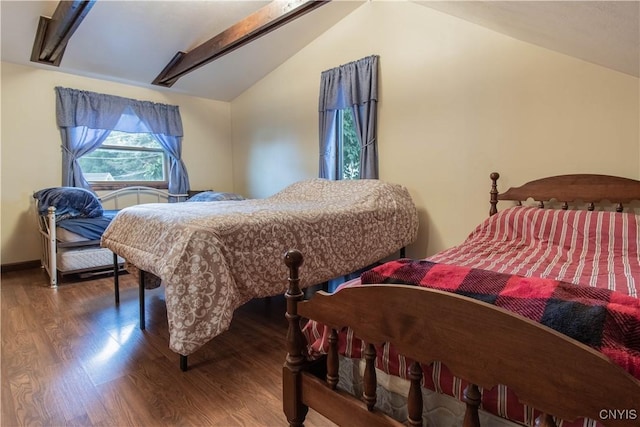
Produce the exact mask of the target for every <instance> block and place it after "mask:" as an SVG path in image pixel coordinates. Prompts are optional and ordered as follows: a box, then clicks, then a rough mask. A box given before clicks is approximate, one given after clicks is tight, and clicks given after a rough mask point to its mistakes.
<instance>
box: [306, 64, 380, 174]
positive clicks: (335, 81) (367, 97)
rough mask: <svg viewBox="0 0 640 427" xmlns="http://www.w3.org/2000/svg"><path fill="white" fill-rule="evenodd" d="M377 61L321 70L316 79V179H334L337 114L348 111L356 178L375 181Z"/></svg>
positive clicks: (336, 161)
mask: <svg viewBox="0 0 640 427" xmlns="http://www.w3.org/2000/svg"><path fill="white" fill-rule="evenodd" d="M378 58H379V56H377V55H372V56H368V57H366V58H362V59H360V60H358V61H354V62H350V63H348V64H345V65H341V66H339V67H336V68H333V69H331V70H327V71H323V72H322V75H321V77H320V99H319V105H318V110H319V113H320V129H319V131H320V178H327V179H340V178H341V177H339V176H338V169H339V168H338V158H339V156H338V153H337V141H338V139H337V132H338V131H339V130H338V129H337V117H338V111H339V110H342V109H345V108H351V111H352V112H353V118H354V121H355V125H356V131H357V135H358V141H359V142H360V178H369V179H377V178H378V141H377V131H376V126H377V104H378Z"/></svg>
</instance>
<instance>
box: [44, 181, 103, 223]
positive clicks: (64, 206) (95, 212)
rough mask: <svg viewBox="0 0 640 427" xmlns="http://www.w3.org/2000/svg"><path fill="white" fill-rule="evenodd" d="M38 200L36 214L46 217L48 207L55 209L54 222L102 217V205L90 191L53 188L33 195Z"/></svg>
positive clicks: (75, 188) (76, 188)
mask: <svg viewBox="0 0 640 427" xmlns="http://www.w3.org/2000/svg"><path fill="white" fill-rule="evenodd" d="M33 198H34V199H37V200H38V213H39V214H40V215H46V214H47V209H49V207H50V206H53V207H54V208H56V222H57V221H62V220H63V219H69V218H96V217H99V216H102V213H103V211H102V204H101V203H100V200H98V198H97V197H96V195H95V194H93V193H92V192H91V191H89V190H86V189H84V188H79V187H53V188H45V189H44V190H40V191H38V192H36V193H35V194H34V195H33Z"/></svg>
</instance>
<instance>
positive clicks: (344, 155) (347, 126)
mask: <svg viewBox="0 0 640 427" xmlns="http://www.w3.org/2000/svg"><path fill="white" fill-rule="evenodd" d="M340 116H341V128H342V134H341V138H340V155H341V161H340V166H341V167H342V170H341V171H340V175H341V176H342V179H359V178H360V142H358V137H357V135H356V127H355V124H354V121H353V113H352V112H351V109H350V108H345V109H343V110H340Z"/></svg>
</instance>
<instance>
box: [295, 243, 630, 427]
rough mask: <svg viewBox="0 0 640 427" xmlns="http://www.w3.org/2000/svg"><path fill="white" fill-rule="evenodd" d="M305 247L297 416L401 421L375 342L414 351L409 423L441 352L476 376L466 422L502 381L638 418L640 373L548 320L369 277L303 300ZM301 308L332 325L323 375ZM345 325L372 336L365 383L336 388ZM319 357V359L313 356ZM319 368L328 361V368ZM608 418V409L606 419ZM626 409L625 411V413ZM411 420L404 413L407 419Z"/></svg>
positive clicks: (568, 406)
mask: <svg viewBox="0 0 640 427" xmlns="http://www.w3.org/2000/svg"><path fill="white" fill-rule="evenodd" d="M302 262H303V257H302V255H301V254H300V252H298V251H295V250H294V251H289V252H288V253H287V254H286V256H285V263H286V264H287V266H288V267H289V271H290V276H289V288H288V291H287V293H286V295H285V297H286V299H287V313H286V317H287V319H288V322H289V330H288V333H287V356H286V360H285V364H284V367H283V404H284V412H285V415H286V417H287V419H288V421H289V424H290V425H291V426H300V425H303V422H304V418H305V416H306V413H307V410H308V408H313V409H315V410H317V411H318V412H319V413H321V414H322V415H324V416H325V417H327V418H328V419H330V420H332V421H333V422H335V423H337V424H339V425H363V426H364V425H367V426H369V425H400V423H399V422H398V421H396V420H393V419H391V418H389V417H387V416H386V415H384V414H382V413H380V412H379V411H377V410H376V409H375V404H376V371H375V367H374V364H375V358H376V345H380V344H382V343H384V342H389V343H392V344H393V345H394V346H395V348H396V349H397V350H398V351H399V353H401V354H403V355H405V356H406V357H407V358H410V359H411V360H413V361H414V362H413V363H411V365H410V367H409V371H408V377H409V379H410V383H411V386H410V391H409V395H408V413H409V419H408V420H407V421H408V424H409V425H412V426H418V425H422V409H423V408H422V400H423V399H422V394H421V393H422V392H421V388H420V383H421V380H422V368H421V365H428V364H430V363H432V362H434V361H441V362H442V363H443V364H445V365H446V366H447V367H448V368H449V369H450V370H451V371H452V372H453V373H454V374H455V375H456V376H458V377H460V378H464V379H466V380H468V381H469V382H470V385H469V386H468V387H467V388H466V389H465V391H464V399H463V400H464V401H465V403H466V406H467V411H466V414H465V421H464V426H465V427H468V426H474V427H477V426H479V425H480V423H479V416H478V408H479V406H480V391H479V387H483V388H485V389H489V388H492V387H495V386H496V385H498V384H504V385H506V386H508V387H509V388H511V389H513V390H514V391H515V392H516V393H517V394H518V396H519V398H520V400H521V401H522V402H524V403H527V404H529V405H531V406H533V407H535V408H538V409H539V410H540V411H542V412H543V414H542V415H541V416H540V417H539V418H538V424H537V425H540V426H554V425H555V424H554V421H553V418H552V416H554V417H558V418H561V419H567V420H573V419H576V418H579V417H586V418H592V419H596V420H600V421H601V422H602V423H603V424H604V425H607V426H634V425H637V422H638V420H637V417H640V402H639V401H638V398H637V397H638V396H640V381H638V380H637V379H636V378H634V377H633V376H631V375H630V374H629V373H627V372H626V371H624V370H623V369H622V368H620V367H618V366H617V365H615V364H613V363H612V362H611V361H609V359H607V358H606V357H605V356H604V355H602V354H601V353H599V352H597V351H595V350H593V349H592V348H590V347H588V346H585V345H583V344H581V343H579V342H577V341H575V340H573V339H571V338H569V337H567V336H565V335H563V334H560V333H558V332H556V331H554V330H552V329H550V328H547V327H545V326H543V325H540V324H538V323H536V322H533V321H531V320H529V319H526V318H524V317H522V316H519V315H517V314H514V313H511V312H508V311H506V310H503V309H501V308H499V307H495V306H493V305H490V304H486V303H484V302H481V301H478V300H474V299H471V298H467V297H464V296H461V295H456V294H452V293H448V292H442V291H438V290H434V289H429V288H424V287H414V286H405V285H366V286H358V287H352V288H345V289H342V290H341V291H339V292H337V293H335V294H326V293H324V292H319V293H317V294H316V295H315V296H314V297H313V298H312V299H311V300H309V301H302V293H301V292H300V289H299V286H298V285H299V278H298V269H299V267H300V266H301V265H302ZM303 318H308V319H314V320H316V321H318V322H320V323H322V324H324V325H326V326H328V327H330V328H331V329H332V332H331V336H330V339H329V352H328V354H327V356H326V357H324V358H323V359H322V363H325V362H326V369H325V370H324V371H325V372H326V374H322V375H324V377H325V378H321V377H318V376H317V375H314V374H313V371H314V370H317V369H314V367H313V366H314V363H312V362H309V360H308V357H307V344H306V342H305V339H304V336H303V334H302V331H301V329H300V321H301V319H303ZM345 326H349V327H351V328H352V329H353V331H354V334H355V335H356V336H358V337H359V338H361V339H362V340H363V341H365V343H366V345H365V346H366V349H365V352H364V359H365V362H366V368H365V373H364V393H363V395H362V396H360V397H353V396H350V395H347V394H346V393H345V392H343V391H340V390H337V389H336V384H337V383H338V349H337V342H338V339H337V336H338V335H337V331H338V330H339V329H341V328H343V327H345ZM315 363H317V362H315ZM321 371H322V370H321ZM603 410H604V411H620V412H621V413H622V411H626V412H625V413H627V414H635V415H636V418H635V419H632V418H633V417H631V416H629V417H619V418H617V419H616V418H615V417H603V416H602V411H603ZM603 418H604V419H603ZM620 418H623V419H620ZM400 421H405V420H400Z"/></svg>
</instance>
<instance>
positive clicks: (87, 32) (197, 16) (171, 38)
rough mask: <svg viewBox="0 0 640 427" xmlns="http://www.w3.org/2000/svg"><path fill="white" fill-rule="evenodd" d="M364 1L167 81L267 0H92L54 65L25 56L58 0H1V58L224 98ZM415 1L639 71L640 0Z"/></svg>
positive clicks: (335, 5)
mask: <svg viewBox="0 0 640 427" xmlns="http://www.w3.org/2000/svg"><path fill="white" fill-rule="evenodd" d="M364 1H365V0H359V1H355V0H333V1H331V2H330V3H329V4H326V5H324V6H322V7H320V8H318V9H315V10H313V11H311V12H309V13H307V14H306V15H304V16H302V17H301V18H298V19H297V20H295V21H293V22H291V23H289V24H287V25H285V26H284V27H281V28H278V29H276V30H274V31H272V32H270V33H268V34H267V35H265V36H263V37H262V38H260V39H258V40H256V41H254V42H252V43H250V44H249V45H246V46H244V47H242V48H240V49H237V50H235V51H233V52H231V53H229V54H227V55H225V56H223V57H221V58H219V59H217V60H215V61H213V62H211V63H209V64H207V65H205V66H203V67H201V68H199V69H197V70H196V71H193V72H191V73H189V74H187V75H186V76H184V77H182V78H180V79H179V80H178V81H177V83H175V84H174V85H173V87H172V88H170V89H164V88H160V87H158V86H151V84H150V82H151V81H153V79H154V78H155V77H156V76H157V75H158V74H159V73H160V72H161V71H162V69H163V68H164V67H165V66H166V64H167V63H168V62H169V61H170V60H171V58H173V56H174V55H175V54H176V53H177V52H178V51H184V52H187V51H189V50H190V49H192V48H194V47H196V46H198V45H199V44H201V43H202V42H204V41H206V40H208V39H210V38H211V37H213V36H215V35H216V34H218V33H220V32H221V31H223V30H225V29H226V28H228V27H230V26H231V25H232V24H234V23H236V22H237V21H239V20H241V19H242V18H244V17H246V16H248V15H249V14H251V13H252V12H254V11H256V10H258V9H259V8H261V7H262V6H264V5H265V4H267V3H268V1H246V0H243V1H229V0H228V1H211V0H205V1H203V0H199V1H191V0H182V1H175V0H174V1H164V0H154V1H115V0H98V1H97V2H96V3H95V5H94V6H93V8H92V9H91V11H90V12H89V13H88V14H87V16H86V18H85V19H84V21H83V22H82V24H81V25H80V27H79V28H78V30H77V31H76V32H75V34H74V35H73V37H72V38H71V41H70V42H69V44H68V46H67V49H66V51H65V53H64V56H63V58H62V63H61V64H60V67H57V68H56V67H51V66H47V65H42V64H35V63H33V62H30V56H31V49H32V46H33V40H34V36H35V32H36V28H37V25H38V19H39V17H40V16H41V15H42V16H51V15H52V14H53V11H54V10H55V8H56V6H57V4H58V2H57V1H10V0H2V1H1V9H0V15H1V27H0V28H1V39H2V52H1V53H2V61H6V62H12V63H18V64H24V65H30V66H34V67H41V68H47V69H57V70H59V71H62V72H68V73H72V74H79V75H84V76H90V77H98V78H102V79H108V80H114V81H120V82H126V83H130V84H135V85H140V86H147V87H153V88H156V89H158V90H172V91H178V92H182V93H185V94H189V95H194V96H199V97H204V98H211V99H217V100H221V101H230V100H232V99H233V98H235V97H236V96H238V95H239V94H241V93H242V92H243V91H244V90H246V89H247V88H249V87H250V86H251V85H253V84H254V83H255V82H257V81H258V80H260V79H261V78H263V77H264V76H265V75H267V74H268V73H269V72H271V71H272V70H274V69H275V68H276V67H278V66H279V65H280V64H281V63H283V62H284V61H286V60H287V59H288V58H290V57H291V56H292V55H294V54H295V53H296V52H298V51H299V50H300V49H302V48H303V47H304V46H306V45H307V44H308V43H310V42H311V41H312V40H314V39H315V38H317V37H318V36H319V35H321V34H322V33H323V32H325V31H326V30H328V29H329V28H330V27H331V26H333V25H334V24H336V23H337V22H338V21H340V20H341V19H342V18H344V17H345V16H346V15H348V14H349V13H351V12H352V11H353V10H355V9H356V8H357V7H359V6H361V5H362V3H363V2H364ZM376 1H384V0H376ZM415 3H418V4H420V5H422V6H426V7H430V8H433V9H437V10H439V11H441V12H444V13H448V14H451V15H454V16H457V17H459V18H462V19H465V20H467V21H470V22H473V23H476V24H478V25H482V26H485V27H487V28H490V29H492V30H494V31H497V32H500V33H503V34H506V35H509V36H511V37H514V38H517V39H520V40H523V41H526V42H529V43H533V44H536V45H539V46H542V47H545V48H548V49H552V50H556V51H558V52H561V53H565V54H568V55H572V56H575V57H578V58H581V59H584V60H586V61H590V62H593V63H596V64H599V65H603V66H605V67H609V68H612V69H614V70H617V71H621V72H623V73H627V74H630V75H633V76H636V77H638V76H640V1H636V0H633V1H486V2H485V1H415Z"/></svg>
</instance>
